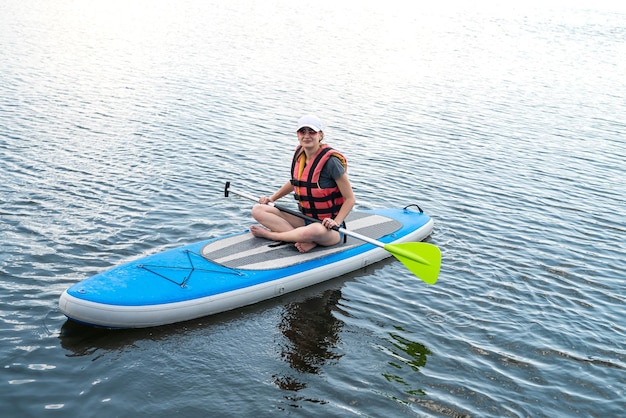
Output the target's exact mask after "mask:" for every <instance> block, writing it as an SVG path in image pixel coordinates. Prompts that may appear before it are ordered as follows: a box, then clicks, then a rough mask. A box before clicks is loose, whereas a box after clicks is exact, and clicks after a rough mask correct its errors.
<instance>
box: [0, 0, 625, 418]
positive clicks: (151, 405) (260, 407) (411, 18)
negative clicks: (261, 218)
mask: <svg viewBox="0 0 626 418" xmlns="http://www.w3.org/2000/svg"><path fill="white" fill-rule="evenodd" d="M309 3H310V2H302V1H267V2H253V1H244V0H242V1H233V2H217V1H197V0H189V1H177V2H167V1H131V2H125V1H70V0H60V1H54V2H51V1H36V0H24V1H22V0H20V1H17V0H5V1H2V3H1V4H0V70H1V78H0V154H1V156H2V158H1V159H0V177H1V181H0V194H1V199H0V243H1V244H0V245H1V246H2V251H1V252H0V285H1V293H0V353H2V354H1V363H0V367H1V372H0V410H2V411H3V415H6V416H11V417H13V416H15V417H18V416H19V417H29V416H33V417H35V416H36V417H47V416H64V417H65V416H106V417H114V416H120V417H131V416H132V417H134V416H151V417H169V416H172V414H177V416H189V417H195V416H198V417H205V416H281V415H285V416H307V417H327V416H371V417H391V416H394V417H396V416H406V417H412V416H415V417H418V416H448V417H462V416H463V417H464V416H472V417H486V416H494V417H503V416H510V417H518V416H519V417H526V416H533V417H535V416H548V417H556V416H597V417H607V416H620V415H621V416H624V410H625V409H626V401H625V399H626V393H625V390H626V387H625V386H626V383H625V382H626V379H625V376H626V331H625V327H626V320H625V319H626V309H625V304H624V299H625V294H626V292H625V284H624V283H625V280H624V279H625V277H624V276H625V274H624V272H625V271H626V239H625V237H626V234H625V232H626V221H625V219H626V181H625V180H624V177H625V176H624V174H625V173H624V172H625V170H624V167H625V165H624V164H625V163H624V161H626V139H625V135H624V132H625V131H626V123H625V120H626V93H625V92H626V77H624V74H626V10H624V8H623V6H619V5H616V6H612V7H608V6H605V5H604V4H603V3H602V2H592V1H579V2H557V1H550V0H548V1H544V2H541V3H538V2H537V3H532V2H531V3H530V4H525V5H518V6H515V7H512V6H508V7H503V6H497V5H492V4H489V2H487V1H482V2H479V4H478V5H473V6H472V7H469V6H463V5H462V3H460V2H450V1H448V2H443V3H438V4H439V5H438V6H433V5H431V4H425V3H424V4H423V3H411V7H410V8H409V6H408V3H409V2H400V1H391V2H381V1H367V2H343V1H333V2H329V1H319V2H315V4H314V5H313V6H312V5H311V4H309ZM620 7H621V9H620ZM309 112H314V113H317V114H319V115H320V116H321V117H322V118H323V119H324V120H325V121H326V122H327V124H328V128H327V130H326V138H327V142H328V143H330V144H331V145H333V146H335V147H336V148H338V149H339V150H341V151H343V152H344V153H345V154H346V155H347V157H348V160H349V163H350V176H351V180H352V182H353V185H354V188H355V192H356V194H357V197H358V201H359V204H358V206H359V207H360V208H378V207H400V206H404V205H406V204H409V203H418V204H419V205H420V206H421V207H422V208H423V209H424V210H425V211H426V212H427V213H429V214H430V215H431V216H433V218H434V219H435V222H436V223H435V232H434V234H433V236H432V237H431V239H430V241H431V242H432V243H434V244H436V245H438V246H439V247H440V248H441V249H442V252H443V266H442V270H441V275H440V279H439V282H438V283H437V284H436V285H435V286H428V285H426V284H424V283H423V282H421V281H420V280H418V279H417V278H415V277H414V276H412V275H411V274H410V273H409V272H407V270H406V269H405V268H404V267H403V266H402V265H401V264H400V263H398V262H394V261H391V260H390V261H386V262H383V263H380V264H377V265H375V266H372V267H369V268H367V269H363V270H360V271H357V272H355V273H353V274H351V275H348V276H344V277H340V278H338V279H335V280H332V281H329V282H327V283H324V284H322V285H319V286H317V287H314V288H310V289H306V290H304V291H301V292H297V293H294V294H290V295H286V296H284V297H281V298H278V299H275V300H271V301H267V302H264V303H261V304H258V305H254V306H251V307H247V308H244V309H238V310H235V311H232V312H228V313H225V314H221V315H217V316H213V317H208V318H202V319H198V320H195V321H190V322H188V323H182V324H176V325H171V326H166V327H159V328H153V329H144V330H127V331H103V330H96V329H92V328H88V327H84V326H79V325H76V324H72V323H69V322H67V321H66V319H65V317H64V316H63V315H62V314H61V313H60V312H59V310H58V297H59V295H60V294H61V293H62V292H63V290H65V289H66V288H67V287H69V286H70V285H72V284H74V283H76V282H77V281H79V280H82V279H84V278H86V277H88V276H90V275H93V274H96V273H98V272H100V271H102V270H104V269H107V268H110V267H112V266H115V265H118V264H120V263H123V262H126V261H129V260H132V259H135V258H137V257H140V256H145V255H147V254H152V253H155V252H157V251H162V250H165V249H169V248H174V247H176V246H179V245H182V244H186V243H191V242H195V241H199V240H202V239H207V238H211V237H216V236H220V235H223V234H226V233H233V232H237V231H241V230H243V229H245V228H247V227H248V226H249V225H250V217H249V206H250V205H249V202H246V201H243V200H242V199H236V198H233V199H230V198H229V199H225V198H224V197H223V195H222V188H223V182H224V181H225V180H230V181H231V182H233V184H235V185H237V187H238V188H240V189H245V190H248V191H250V192H253V193H259V194H260V193H270V192H272V191H273V190H274V189H275V188H276V187H278V186H280V185H281V184H282V183H283V182H284V180H285V179H286V178H287V175H288V170H289V167H288V164H289V162H288V161H289V158H290V155H291V152H292V151H293V148H294V146H295V143H296V138H295V135H294V132H293V131H294V123H295V120H296V119H297V118H298V117H299V116H300V115H301V114H304V113H309Z"/></svg>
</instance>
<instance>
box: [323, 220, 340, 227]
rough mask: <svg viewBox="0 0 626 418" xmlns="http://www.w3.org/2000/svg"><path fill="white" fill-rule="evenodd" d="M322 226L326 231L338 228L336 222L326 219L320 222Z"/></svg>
mask: <svg viewBox="0 0 626 418" xmlns="http://www.w3.org/2000/svg"><path fill="white" fill-rule="evenodd" d="M322 225H324V226H325V227H326V228H327V229H333V228H334V227H336V226H338V225H337V222H335V220H334V219H330V218H326V219H324V220H323V221H322Z"/></svg>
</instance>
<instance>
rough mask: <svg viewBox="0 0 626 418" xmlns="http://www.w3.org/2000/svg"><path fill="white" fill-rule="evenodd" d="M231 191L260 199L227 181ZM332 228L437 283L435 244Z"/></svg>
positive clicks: (226, 191)
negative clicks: (379, 238)
mask: <svg viewBox="0 0 626 418" xmlns="http://www.w3.org/2000/svg"><path fill="white" fill-rule="evenodd" d="M229 193H233V194H236V195H237V196H241V197H245V198H246V199H250V200H253V201H258V199H257V198H256V197H255V196H252V195H250V194H247V193H244V192H240V191H237V190H232V189H231V188H230V182H229V181H227V182H226V185H225V186H224V196H225V197H228V194H229ZM268 205H270V206H273V207H275V208H276V209H278V210H279V211H281V212H285V213H289V214H291V215H294V216H297V217H299V218H302V219H305V220H307V221H310V222H320V223H321V222H322V221H320V220H319V219H316V218H312V217H310V216H306V215H304V214H303V213H301V212H299V211H295V210H291V209H289V208H285V207H283V206H279V205H277V204H275V203H274V202H270V203H268ZM332 229H334V230H335V231H339V232H341V233H343V234H346V235H349V236H351V237H354V238H356V239H359V240H361V241H365V242H367V243H370V244H373V245H376V246H377V247H380V248H383V249H385V250H387V251H388V252H389V253H391V255H393V256H394V257H395V258H397V259H398V260H399V261H400V262H401V263H402V264H404V265H405V266H406V268H408V269H409V270H410V271H411V273H413V274H414V275H416V276H417V277H419V278H420V279H422V280H423V281H425V282H426V283H428V284H435V282H436V281H437V276H438V275H439V268H440V267H441V251H440V250H439V248H438V247H437V246H435V245H432V244H428V243H426V242H403V243H399V244H385V243H383V242H380V241H377V240H375V239H372V238H370V237H366V236H365V235H361V234H359V233H357V232H354V231H350V230H348V229H345V228H341V227H338V226H334V227H333V228H332Z"/></svg>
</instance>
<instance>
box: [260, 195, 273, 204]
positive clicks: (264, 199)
mask: <svg viewBox="0 0 626 418" xmlns="http://www.w3.org/2000/svg"><path fill="white" fill-rule="evenodd" d="M271 201H272V199H270V198H269V197H267V196H261V197H259V203H260V204H262V205H267V204H268V203H270V202H271Z"/></svg>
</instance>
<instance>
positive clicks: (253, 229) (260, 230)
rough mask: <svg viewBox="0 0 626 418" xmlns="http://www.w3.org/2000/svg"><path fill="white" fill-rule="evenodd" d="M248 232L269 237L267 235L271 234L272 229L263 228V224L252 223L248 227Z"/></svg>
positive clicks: (260, 236)
mask: <svg viewBox="0 0 626 418" xmlns="http://www.w3.org/2000/svg"><path fill="white" fill-rule="evenodd" d="M250 233H251V234H252V235H254V236H255V237H259V238H267V239H269V236H268V235H269V234H271V233H272V231H270V230H269V229H267V228H265V227H264V226H259V225H252V226H251V227H250Z"/></svg>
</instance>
